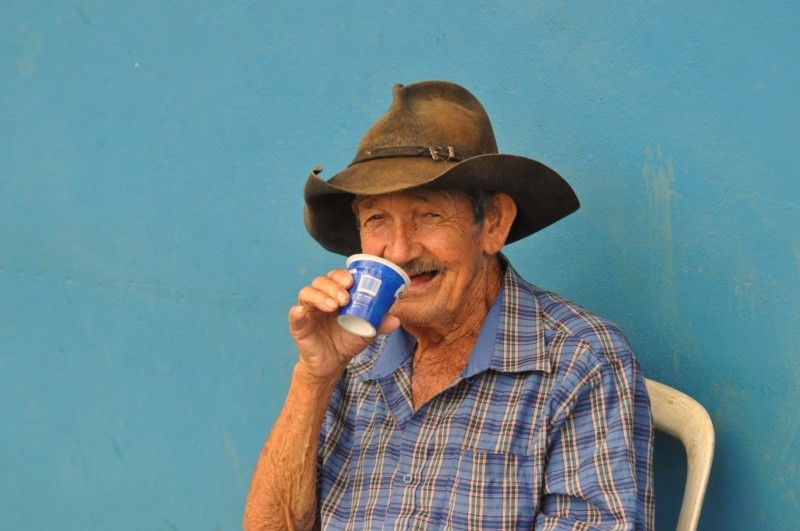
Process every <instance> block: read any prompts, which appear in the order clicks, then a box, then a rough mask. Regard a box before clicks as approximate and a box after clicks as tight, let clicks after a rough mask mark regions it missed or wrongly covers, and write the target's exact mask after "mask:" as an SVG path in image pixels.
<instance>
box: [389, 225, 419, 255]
mask: <svg viewBox="0 0 800 531" xmlns="http://www.w3.org/2000/svg"><path fill="white" fill-rule="evenodd" d="M388 236H389V237H388V239H387V241H386V247H384V250H383V257H384V258H386V259H387V260H389V261H391V262H394V263H396V264H405V263H406V262H409V261H411V260H413V259H415V258H419V254H420V250H421V248H422V246H421V245H420V244H419V242H418V241H417V239H416V231H415V230H414V227H413V224H411V223H409V222H405V223H395V224H393V226H392V229H391V231H390V232H389V235H388Z"/></svg>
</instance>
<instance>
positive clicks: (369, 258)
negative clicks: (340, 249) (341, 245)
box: [345, 253, 411, 287]
mask: <svg viewBox="0 0 800 531" xmlns="http://www.w3.org/2000/svg"><path fill="white" fill-rule="evenodd" d="M359 260H363V261H373V262H378V263H379V264H383V265H385V266H386V267H388V268H390V269H392V270H393V271H396V272H397V274H398V275H400V276H401V277H402V278H403V282H405V285H406V287H409V286H410V285H411V278H409V276H408V274H407V273H406V272H405V271H403V269H402V268H401V267H400V266H399V265H397V264H395V263H394V262H390V261H389V260H387V259H385V258H381V257H380V256H375V255H374V254H366V253H358V254H353V255H350V256H348V257H347V261H346V262H345V263H346V264H347V267H350V264H351V263H353V262H357V261H359Z"/></svg>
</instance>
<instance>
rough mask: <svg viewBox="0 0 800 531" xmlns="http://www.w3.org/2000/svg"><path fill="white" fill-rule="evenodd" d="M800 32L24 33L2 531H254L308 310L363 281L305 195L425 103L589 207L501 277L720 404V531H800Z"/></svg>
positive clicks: (339, 16) (311, 7)
mask: <svg viewBox="0 0 800 531" xmlns="http://www.w3.org/2000/svg"><path fill="white" fill-rule="evenodd" d="M455 5H458V7H457V8H456V7H455ZM798 22H800V7H798V5H797V4H794V5H792V3H788V2H761V1H744V2H737V3H732V2H731V3H728V2H700V1H696V2H695V1H692V2H686V1H682V2H667V1H663V2H595V3H580V5H579V4H578V3H574V4H570V3H564V2H474V1H471V2H458V3H457V4H456V3H452V4H451V5H450V6H447V5H445V4H444V3H432V2H423V1H408V2H403V3H402V4H399V3H392V4H389V3H386V4H384V5H383V6H381V5H379V4H378V3H375V2H356V1H352V2H337V3H333V2H307V3H306V5H304V6H300V5H299V3H294V2H285V1H279V2H256V1H236V2H234V1H228V2H209V1H192V2H188V1H180V2H162V1H154V0H147V1H140V2H121V1H102V2H101V1H94V0H74V1H71V2H66V1H62V2H49V3H48V2H25V1H18V2H6V3H3V4H2V6H0V27H2V28H3V29H2V31H0V426H2V428H0V429H2V436H0V478H1V480H0V528H2V529H37V530H38V529H132V530H139V529H187V530H188V529H192V530H196V529H237V528H238V527H239V521H240V514H241V507H242V504H243V501H244V497H245V493H246V489H247V485H248V482H249V476H250V472H251V469H252V466H253V464H254V462H255V459H256V457H257V454H258V451H259V449H260V446H261V444H262V442H263V439H264V436H265V435H266V433H267V431H268V429H269V427H270V425H271V423H272V421H273V420H274V418H275V416H276V415H277V413H278V409H279V407H280V404H281V400H282V396H283V394H284V391H285V389H286V385H287V380H288V377H289V373H290V369H291V367H292V364H293V362H294V356H295V354H294V351H293V348H292V344H291V342H290V340H289V339H288V337H287V333H286V331H285V322H286V317H285V314H286V311H287V309H288V307H289V306H290V305H291V304H292V303H293V301H294V300H295V297H296V292H297V290H298V288H299V287H301V286H302V285H303V284H304V283H305V282H307V281H308V280H309V279H310V278H312V277H313V276H314V275H316V274H317V273H319V272H322V271H326V270H327V269H328V268H330V267H332V266H335V265H338V264H339V263H340V260H339V258H338V257H336V256H334V255H331V254H328V253H326V252H324V251H322V250H321V249H320V248H318V247H317V245H316V244H315V243H314V242H313V241H312V240H311V239H310V238H309V237H308V236H307V235H306V233H305V230H304V228H303V225H302V220H301V208H302V200H301V188H302V185H303V182H304V180H305V177H306V175H307V174H308V172H309V170H310V169H311V168H312V167H313V166H314V165H315V164H318V163H320V164H323V165H324V166H325V167H326V170H327V171H326V173H325V174H323V175H327V176H330V175H333V173H334V172H335V171H336V170H338V169H340V168H342V167H343V166H344V165H345V164H346V163H347V162H348V161H349V160H350V158H351V157H352V154H353V152H354V148H355V145H356V143H357V142H358V139H359V138H360V136H361V134H362V133H363V131H364V130H365V129H366V128H367V127H368V126H369V124H371V122H372V121H373V120H374V119H375V118H376V117H377V116H378V115H380V114H382V113H383V111H384V110H385V109H386V108H387V107H388V105H389V102H390V87H391V85H392V84H393V83H395V82H404V83H409V82H413V81H417V80H422V79H431V78H441V79H448V80H452V81H455V82H458V83H461V84H463V85H465V86H466V87H468V88H469V89H470V90H472V91H473V92H474V93H475V94H476V95H477V96H478V97H479V98H480V99H481V100H482V101H483V102H484V104H485V106H486V107H487V109H488V111H489V114H490V115H491V116H492V119H493V121H494V125H495V130H496V133H497V137H498V141H499V143H500V146H501V149H502V150H503V151H505V152H511V153H518V154H524V155H528V156H532V157H534V158H538V159H540V160H542V161H544V162H546V163H548V164H550V165H552V166H553V167H555V168H557V169H558V170H559V171H560V172H561V173H562V174H563V175H564V176H565V177H566V178H567V179H568V180H569V181H570V182H571V183H572V184H573V185H574V187H575V189H576V191H577V192H578V194H579V196H580V197H581V199H582V201H583V205H584V206H583V208H582V209H581V210H580V211H579V212H578V213H577V214H576V215H574V216H572V217H570V218H568V219H567V220H565V221H564V222H562V223H560V224H558V225H556V226H554V227H551V228H549V229H547V230H546V231H544V232H543V233H541V234H539V235H537V236H535V237H534V238H530V239H528V240H525V241H523V242H520V243H516V244H514V245H512V246H509V247H508V249H507V251H508V254H509V255H510V256H511V258H512V260H513V261H514V262H515V263H516V264H517V267H518V268H519V270H520V271H521V272H523V274H524V275H525V276H526V277H528V278H529V279H530V280H532V281H533V282H535V283H537V284H539V285H541V286H543V287H547V288H551V289H554V290H556V291H560V292H562V293H563V294H565V295H567V296H568V297H571V298H573V299H575V300H576V301H579V302H581V303H582V304H584V305H585V306H587V307H589V308H591V309H593V310H596V311H598V312H600V313H602V314H604V315H606V316H608V317H610V318H611V319H613V320H615V321H617V322H618V323H620V324H621V325H622V326H623V328H624V329H625V330H626V331H627V333H628V335H629V338H630V340H631V343H632V344H633V346H634V347H635V349H636V351H637V352H638V353H639V357H640V360H641V363H642V365H643V367H644V369H645V371H646V373H647V374H648V375H649V376H651V377H653V378H656V379H659V380H662V381H664V382H666V383H668V384H671V385H673V386H675V387H678V388H680V389H682V390H684V391H686V392H687V393H689V394H691V395H693V396H695V397H696V398H697V399H699V400H700V401H701V402H702V403H703V404H705V405H706V407H707V408H708V410H709V412H710V414H711V416H712V418H713V420H714V422H715V424H716V428H717V433H718V446H717V459H716V463H715V467H714V471H713V473H712V477H711V482H710V486H709V494H708V497H707V502H706V506H705V511H704V515H703V519H702V521H701V524H702V527H703V528H705V529H748V530H749V529H790V528H792V527H794V526H795V525H796V522H798V521H800V508H799V507H798V498H797V496H798V492H797V491H798V487H800V482H799V481H798V469H797V466H798V457H797V456H798V454H799V453H800V440H798V433H800V432H799V431H798V428H800V415H799V414H798V407H797V402H798V398H799V397H800V347H798V345H800V327H799V326H798V316H800V289H799V288H798V286H800V223H798V221H800V184H799V183H798V181H799V179H798V168H800V150H799V149H798V145H799V144H798V141H800V125H799V124H800V102H799V101H798V94H800V62H798V59H797V58H798V54H800V37H798V31H797V26H798ZM670 443H671V441H669V440H667V439H659V450H658V452H657V459H658V462H657V468H658V470H659V474H660V475H659V477H660V478H661V479H659V480H658V481H659V483H658V486H657V489H658V491H657V492H658V497H659V517H658V518H659V522H660V523H661V528H663V529H666V528H668V527H669V522H670V519H671V518H673V517H674V512H675V507H676V504H677V501H678V498H679V495H678V493H676V492H674V488H675V485H677V484H678V482H679V481H680V477H679V474H677V473H676V472H675V470H674V469H675V466H672V465H670V463H673V462H678V463H680V462H681V459H682V457H681V453H680V452H681V450H680V448H679V447H677V446H675V445H671V444H670ZM679 466H680V465H679ZM678 468H679V467H678Z"/></svg>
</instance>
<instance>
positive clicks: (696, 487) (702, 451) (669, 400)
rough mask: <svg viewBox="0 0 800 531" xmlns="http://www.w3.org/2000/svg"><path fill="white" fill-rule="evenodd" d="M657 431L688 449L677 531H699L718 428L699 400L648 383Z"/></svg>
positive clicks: (675, 390)
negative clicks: (696, 530) (715, 430)
mask: <svg viewBox="0 0 800 531" xmlns="http://www.w3.org/2000/svg"><path fill="white" fill-rule="evenodd" d="M645 384H646V385H647V392H648V394H649V395H650V408H651V411H652V414H653V425H654V427H655V429H657V430H659V431H663V432H665V433H667V434H669V435H671V436H672V437H675V438H676V439H679V440H680V441H681V442H682V443H683V446H684V448H685V449H686V465H687V474H686V488H685V489H684V492H683V502H682V503H681V511H680V516H679V517H678V526H677V528H676V529H677V531H695V529H697V522H698V520H699V519H700V509H701V508H702V506H703V497H704V496H705V493H706V485H707V484H708V475H709V473H710V472H711V462H712V461H713V459H714V425H713V424H712V423H711V417H709V416H708V412H707V411H706V410H705V408H704V407H703V406H702V405H700V404H699V403H698V402H697V401H696V400H694V399H693V398H691V397H690V396H688V395H685V394H684V393H681V392H680V391H678V390H677V389H673V388H672V387H669V386H667V385H664V384H662V383H659V382H656V381H654V380H649V379H648V380H646V382H645Z"/></svg>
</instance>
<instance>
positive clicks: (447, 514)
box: [441, 449, 539, 530]
mask: <svg viewBox="0 0 800 531" xmlns="http://www.w3.org/2000/svg"><path fill="white" fill-rule="evenodd" d="M535 475H536V474H535V472H534V458H533V456H529V455H520V454H513V453H500V452H489V451H484V450H473V449H464V450H460V451H458V452H457V465H456V467H455V469H454V472H453V477H452V482H451V483H450V484H451V488H450V493H449V499H448V501H447V503H446V504H445V506H444V507H443V513H442V526H441V527H442V528H444V529H482V530H487V529H488V530H491V529H503V530H505V529H532V528H533V523H534V514H535V512H536V507H537V500H538V499H539V496H538V493H537V492H535V490H536V486H535Z"/></svg>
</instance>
